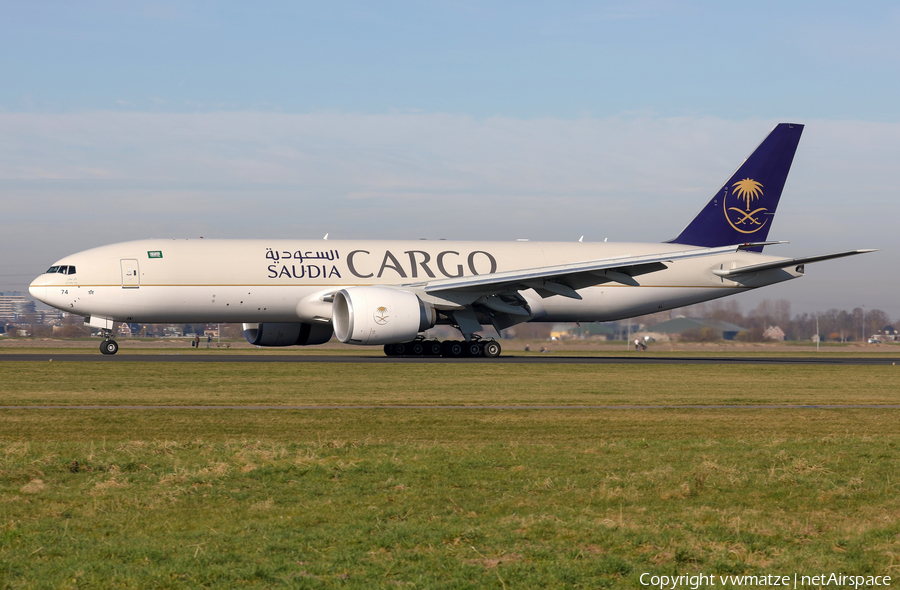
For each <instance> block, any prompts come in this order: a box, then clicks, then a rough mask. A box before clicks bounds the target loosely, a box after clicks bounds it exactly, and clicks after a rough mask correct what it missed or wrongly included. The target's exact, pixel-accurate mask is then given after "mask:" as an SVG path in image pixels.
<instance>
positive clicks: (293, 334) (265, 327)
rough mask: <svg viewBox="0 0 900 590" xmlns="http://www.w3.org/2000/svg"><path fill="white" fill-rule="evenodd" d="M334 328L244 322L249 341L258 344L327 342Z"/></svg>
mask: <svg viewBox="0 0 900 590" xmlns="http://www.w3.org/2000/svg"><path fill="white" fill-rule="evenodd" d="M333 333H334V330H332V329H331V326H330V325H329V324H305V323H301V322H292V323H289V324H281V323H273V324H269V323H265V324H244V336H245V337H246V338H247V342H249V343H250V344H255V345H256V346H294V345H300V346H303V345H306V344H325V343H326V342H328V341H329V340H331V336H332V334H333Z"/></svg>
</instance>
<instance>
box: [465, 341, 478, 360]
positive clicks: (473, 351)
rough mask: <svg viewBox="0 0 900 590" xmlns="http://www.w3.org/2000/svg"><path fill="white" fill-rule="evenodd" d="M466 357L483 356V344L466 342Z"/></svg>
mask: <svg viewBox="0 0 900 590" xmlns="http://www.w3.org/2000/svg"><path fill="white" fill-rule="evenodd" d="M464 349H465V353H466V356H468V357H476V356H481V342H466V343H465V345H464Z"/></svg>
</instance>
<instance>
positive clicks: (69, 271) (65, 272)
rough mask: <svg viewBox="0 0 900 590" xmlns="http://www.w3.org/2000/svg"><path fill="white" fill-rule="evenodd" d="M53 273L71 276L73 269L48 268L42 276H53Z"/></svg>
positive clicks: (63, 267)
mask: <svg viewBox="0 0 900 590" xmlns="http://www.w3.org/2000/svg"><path fill="white" fill-rule="evenodd" d="M53 273H59V274H61V275H73V274H75V267H74V266H51V267H50V268H48V269H47V272H45V273H44V274H53Z"/></svg>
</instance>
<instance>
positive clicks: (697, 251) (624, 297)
mask: <svg viewBox="0 0 900 590" xmlns="http://www.w3.org/2000/svg"><path fill="white" fill-rule="evenodd" d="M802 131H803V126H802V125H797V124H790V123H782V124H779V125H777V126H776V127H775V129H773V130H772V132H771V133H770V134H769V135H768V136H767V137H766V138H765V140H763V142H762V143H761V144H760V145H759V147H758V148H757V149H756V150H755V151H754V152H753V153H752V154H751V155H750V156H749V157H748V158H747V159H746V160H745V161H744V162H743V163H742V164H741V165H740V167H738V169H737V171H736V172H735V173H734V174H733V175H732V176H731V177H730V178H729V179H728V181H727V182H726V183H725V184H724V185H722V187H721V188H720V189H719V190H718V191H716V193H715V195H713V197H712V199H711V200H710V201H709V202H708V203H707V204H706V206H704V207H703V208H702V209H701V210H700V213H699V214H698V215H697V216H696V217H695V218H694V219H693V220H692V221H691V222H690V223H689V224H688V225H687V227H686V228H684V230H683V231H682V232H681V233H680V234H679V235H678V236H677V237H676V238H674V239H672V240H669V241H667V242H663V243H661V244H659V243H611V242H605V241H604V242H599V243H588V242H582V241H581V240H579V241H577V242H530V241H515V242H488V241H475V242H463V241H444V240H440V241H420V240H416V241H393V240H387V241H381V240H327V239H325V240H283V239H263V240H206V239H193V240H138V241H132V242H123V243H119V244H112V245H109V246H102V247H99V248H93V249H91V250H85V251H83V252H79V253H77V254H72V255H70V256H66V257H64V258H62V259H61V260H59V261H57V262H54V263H53V265H52V266H51V267H50V268H49V269H48V270H47V272H45V273H43V274H42V275H40V276H39V277H37V278H36V279H35V280H34V282H32V284H31V286H30V288H29V291H30V292H31V294H32V295H33V296H34V297H35V298H36V299H39V300H40V301H43V302H44V303H46V304H48V305H51V306H53V307H55V308H58V309H61V310H64V311H66V312H68V313H72V314H78V315H81V316H84V318H85V324H87V325H89V326H92V327H94V328H98V329H99V331H100V332H101V334H102V336H103V337H104V340H103V342H102V343H101V345H100V350H101V352H103V354H115V353H116V352H117V351H118V348H119V347H118V344H117V343H116V342H115V340H113V338H112V336H113V329H114V325H115V323H116V322H137V323H163V322H190V323H207V322H239V323H243V327H244V334H245V336H246V337H247V340H249V341H250V343H251V344H255V345H258V346H294V345H300V346H303V345H314V344H322V343H324V342H327V341H329V340H330V339H331V338H332V337H333V336H335V337H337V339H338V340H340V341H341V342H344V343H346V344H357V345H383V346H384V350H385V352H386V354H388V355H411V354H415V355H435V356H436V355H443V356H487V357H496V356H498V355H499V354H500V344H499V343H498V342H497V341H496V340H494V339H490V338H486V337H483V336H481V335H480V334H479V333H480V332H482V331H483V330H485V326H493V327H494V329H496V330H497V331H498V332H499V331H500V330H503V329H505V328H509V327H510V326H515V325H516V324H519V323H522V322H606V321H611V320H618V319H623V318H629V317H634V316H638V315H645V314H649V313H653V312H658V311H664V310H668V309H673V308H677V307H682V306H685V305H691V304H695V303H699V302H702V301H708V300H711V299H717V298H719V297H725V296H727V295H734V294H736V293H743V292H745V291H748V290H750V289H756V288H758V287H764V286H766V285H772V284H775V283H780V282H782V281H787V280H790V279H794V278H797V277H800V276H802V275H803V273H804V267H805V265H806V264H807V263H811V262H818V261H821V260H828V259H831V258H839V257H842V256H850V255H853V254H861V253H864V252H871V251H872V250H852V251H847V252H839V253H835V254H825V255H819V256H810V257H805V258H781V257H776V256H770V255H768V254H763V253H762V250H763V247H765V246H769V245H772V244H779V243H784V242H767V241H766V238H767V236H768V233H769V230H770V229H771V227H772V222H773V218H774V214H775V209H776V207H777V206H778V201H779V198H780V197H781V192H782V189H783V188H784V184H785V180H786V179H787V175H788V171H789V170H790V167H791V162H792V161H793V158H794V152H795V151H796V149H797V144H798V142H799V140H800V134H801V133H802ZM326 238H327V236H326ZM436 325H450V326H453V327H455V328H457V329H458V330H459V332H460V334H461V339H460V340H450V341H445V342H438V341H436V340H433V339H426V338H425V337H424V336H423V335H422V333H423V332H424V331H425V330H428V329H429V328H431V327H433V326H436Z"/></svg>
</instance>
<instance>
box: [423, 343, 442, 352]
mask: <svg viewBox="0 0 900 590" xmlns="http://www.w3.org/2000/svg"><path fill="white" fill-rule="evenodd" d="M424 344H425V354H426V355H428V356H441V343H440V342H437V341H433V342H425V343H424Z"/></svg>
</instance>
